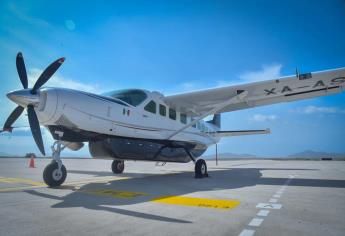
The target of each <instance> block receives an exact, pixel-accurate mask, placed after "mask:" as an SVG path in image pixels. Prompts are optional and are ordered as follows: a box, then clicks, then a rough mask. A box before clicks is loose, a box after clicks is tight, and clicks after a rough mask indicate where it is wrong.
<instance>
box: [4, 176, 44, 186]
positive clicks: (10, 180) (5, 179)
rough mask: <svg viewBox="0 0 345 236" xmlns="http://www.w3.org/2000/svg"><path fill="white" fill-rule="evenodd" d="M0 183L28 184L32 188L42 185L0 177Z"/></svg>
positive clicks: (21, 179) (26, 180) (19, 179)
mask: <svg viewBox="0 0 345 236" xmlns="http://www.w3.org/2000/svg"><path fill="white" fill-rule="evenodd" d="M0 183H11V184H29V185H33V186H42V185H44V184H43V183H42V182H36V181H32V180H30V179H24V178H4V177H0Z"/></svg>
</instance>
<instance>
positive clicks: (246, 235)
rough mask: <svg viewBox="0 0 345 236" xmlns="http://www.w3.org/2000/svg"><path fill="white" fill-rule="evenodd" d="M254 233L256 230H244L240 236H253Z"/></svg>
mask: <svg viewBox="0 0 345 236" xmlns="http://www.w3.org/2000/svg"><path fill="white" fill-rule="evenodd" d="M254 233H255V230H251V229H244V230H242V232H241V233H240V234H239V235H238V236H253V235H254Z"/></svg>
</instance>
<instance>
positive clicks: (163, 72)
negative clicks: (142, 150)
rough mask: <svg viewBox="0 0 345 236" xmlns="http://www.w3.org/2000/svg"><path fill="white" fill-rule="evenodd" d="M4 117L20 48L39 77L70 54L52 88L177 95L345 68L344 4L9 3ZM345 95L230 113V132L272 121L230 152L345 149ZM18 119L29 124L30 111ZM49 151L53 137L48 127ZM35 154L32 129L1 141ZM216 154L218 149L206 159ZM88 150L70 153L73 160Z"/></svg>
mask: <svg viewBox="0 0 345 236" xmlns="http://www.w3.org/2000/svg"><path fill="white" fill-rule="evenodd" d="M0 13H1V14H0V52H1V54H0V78H1V80H2V83H1V86H0V94H1V99H0V102H1V106H0V124H3V123H4V122H5V120H6V118H7V116H8V115H9V114H10V112H11V111H12V109H13V108H14V107H15V104H13V103H12V102H10V101H9V100H8V99H7V98H6V96H5V94H6V92H8V91H10V90H15V89H19V88H21V84H20V81H19V78H18V75H17V72H16V68H15V55H16V53H17V52H18V51H21V52H23V54H24V58H25V62H26V66H27V70H28V74H29V77H30V81H35V80H36V79H37V77H38V75H39V74H40V72H41V71H42V70H43V69H44V68H45V67H46V66H47V65H48V64H49V63H51V62H52V61H53V60H55V59H57V58H59V57H61V56H65V57H66V61H65V63H64V65H63V66H62V67H61V68H60V69H59V71H58V72H57V74H56V76H54V77H53V78H52V79H51V80H50V81H49V82H48V84H47V85H50V86H60V87H71V88H76V89H82V90H87V91H91V92H95V93H101V92H105V91H107V90H115V89H123V88H133V87H135V88H145V89H149V90H157V91H160V92H163V93H164V94H174V93H179V92H185V91H190V90H196V89H204V88H209V87H215V86H222V85H227V84H233V83H241V82H248V81H256V80H263V79H269V78H274V77H277V76H281V75H290V74H294V71H295V68H296V67H298V68H299V70H300V72H309V71H319V70H324V69H332V68H338V67H344V66H345V59H344V57H345V41H344V39H345V30H344V25H345V14H344V13H345V2H344V1H342V0H333V1H323V0H320V1H301V0H299V1H297V0H296V1H294V0H289V1H241V2H239V1H169V2H168V1H125V3H123V2H120V1H118V2H117V1H100V0H98V1H83V4H80V2H79V1H75V2H72V1H55V2H54V1H53V2H49V4H48V3H46V1H6V0H4V1H1V2H0ZM344 101H345V93H343V94H339V95H335V96H329V97H322V98H317V99H312V100H305V101H300V102H294V103H287V104H277V105H272V106H267V107H259V108H255V109H249V110H243V111H237V112H231V113H227V114H225V115H223V117H222V118H223V119H222V123H223V129H224V130H229V129H231V130H236V129H256V128H271V130H272V134H270V135H266V136H247V137H234V138H228V139H224V140H222V141H221V143H220V145H219V150H220V152H233V153H249V154H255V155H261V156H284V155H288V154H291V153H296V152H300V151H304V150H307V149H312V150H315V151H327V152H345V139H344V132H345V123H344V120H345V105H344ZM17 124H18V125H27V122H26V117H25V116H23V117H21V119H20V120H18V122H17ZM44 142H45V147H46V150H49V148H48V146H50V145H51V142H52V139H51V137H50V134H49V133H48V132H44ZM29 151H33V152H37V153H38V149H37V148H36V146H35V145H34V142H33V139H32V137H31V135H30V132H29V131H28V130H19V131H15V132H13V134H12V135H8V134H2V135H1V136H0V152H6V153H14V154H20V153H25V152H29ZM213 152H214V148H211V149H210V150H209V151H208V154H211V153H213ZM72 154H74V155H79V154H80V155H83V156H87V155H89V154H88V151H87V149H83V150H82V151H81V152H80V153H77V154H76V153H73V152H68V151H66V152H65V153H64V155H65V156H66V155H72Z"/></svg>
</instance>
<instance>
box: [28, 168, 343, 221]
mask: <svg viewBox="0 0 345 236" xmlns="http://www.w3.org/2000/svg"><path fill="white" fill-rule="evenodd" d="M264 170H278V171H291V170H294V171H300V170H304V171H305V170H307V171H315V169H284V168H281V169H279V168H219V169H213V170H212V169H211V170H209V174H210V176H211V177H210V178H203V179H194V178H192V175H193V173H191V172H183V173H174V174H164V175H162V174H157V175H150V176H146V177H142V178H130V179H120V180H115V181H109V182H107V183H89V184H85V185H83V186H82V187H81V188H80V189H77V190H76V189H73V186H68V185H65V186H62V187H60V188H59V189H61V191H63V190H66V189H67V190H73V192H72V193H69V194H67V195H66V196H62V197H60V196H55V195H51V194H47V193H42V192H40V191H37V190H26V191H25V192H27V193H29V194H32V195H35V196H39V197H44V198H49V199H54V200H59V201H60V202H59V203H57V204H55V205H53V206H52V208H67V207H85V208H87V209H92V210H101V211H108V212H112V213H117V214H121V215H127V216H132V217H139V218H144V219H149V220H157V221H164V222H173V223H192V222H191V221H188V220H184V219H176V218H170V217H166V216H160V215H154V214H149V213H142V212H137V211H132V210H126V209H120V208H116V207H114V206H121V205H131V204H138V203H144V202H149V201H151V200H152V199H153V198H158V197H163V196H180V195H185V194H191V193H194V192H201V191H214V190H231V189H238V188H242V187H249V186H254V185H277V186H280V185H284V183H285V182H286V181H287V180H288V179H289V178H288V177H287V178H272V177H263V175H262V173H261V171H264ZM69 172H72V173H79V174H81V173H82V172H83V171H69ZM86 172H87V174H92V175H96V174H97V175H99V176H104V175H106V173H107V175H109V172H101V171H100V172H99V171H86ZM86 172H85V174H86ZM297 173H298V172H297ZM129 175H130V174H129ZM121 176H123V175H121ZM289 186H303V187H327V188H345V180H328V179H301V178H294V179H292V180H291V182H290V184H289ZM105 189H113V190H120V191H129V192H142V193H146V194H147V195H143V196H137V197H134V198H114V197H108V196H96V195H92V194H89V193H87V192H88V191H92V190H105ZM165 214H166V213H165Z"/></svg>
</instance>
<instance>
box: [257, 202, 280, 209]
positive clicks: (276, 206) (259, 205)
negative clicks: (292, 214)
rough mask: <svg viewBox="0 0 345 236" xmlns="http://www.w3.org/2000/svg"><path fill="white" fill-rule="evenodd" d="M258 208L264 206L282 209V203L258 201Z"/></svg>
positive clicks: (265, 207)
mask: <svg viewBox="0 0 345 236" xmlns="http://www.w3.org/2000/svg"><path fill="white" fill-rule="evenodd" d="M256 208H264V209H280V208H282V204H277V203H258V205H256Z"/></svg>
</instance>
